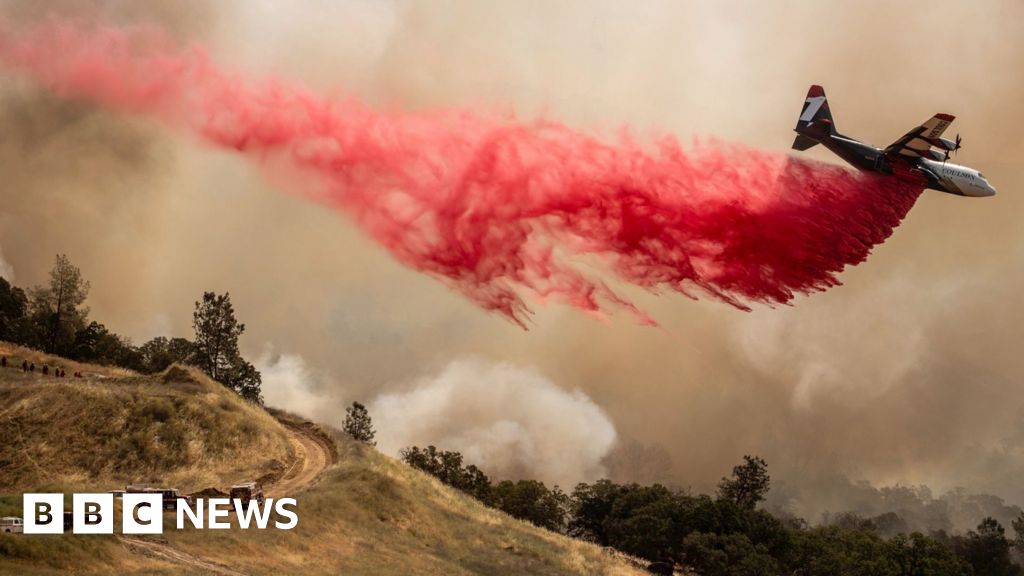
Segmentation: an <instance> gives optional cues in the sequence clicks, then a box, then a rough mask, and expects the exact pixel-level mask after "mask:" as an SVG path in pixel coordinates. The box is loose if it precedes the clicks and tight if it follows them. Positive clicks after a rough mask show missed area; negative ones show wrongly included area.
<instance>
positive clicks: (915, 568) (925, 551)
mask: <svg viewBox="0 0 1024 576" xmlns="http://www.w3.org/2000/svg"><path fill="white" fill-rule="evenodd" d="M887 544H888V547H889V553H888V556H889V557H890V558H892V560H893V562H895V563H896V566H897V570H898V572H897V574H898V575H899V576H968V575H970V574H971V573H972V571H971V567H970V565H968V564H967V563H966V562H964V561H963V560H962V559H961V558H959V557H958V556H957V555H956V554H955V553H954V552H953V551H952V550H950V549H949V548H947V547H946V546H944V545H942V543H940V542H938V541H936V540H935V539H933V538H929V537H928V536H925V535H924V534H921V533H920V532H914V533H912V534H910V535H909V536H908V535H906V534H899V535H896V536H894V537H893V538H891V539H890V540H889V541H888V543H887Z"/></svg>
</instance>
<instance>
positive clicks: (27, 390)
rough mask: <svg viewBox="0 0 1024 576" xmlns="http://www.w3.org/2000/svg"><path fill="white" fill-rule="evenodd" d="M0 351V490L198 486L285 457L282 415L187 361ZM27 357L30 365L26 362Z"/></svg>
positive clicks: (274, 467)
mask: <svg viewBox="0 0 1024 576" xmlns="http://www.w3.org/2000/svg"><path fill="white" fill-rule="evenodd" d="M0 356H5V357H6V358H7V362H8V367H7V369H5V370H0V438H4V439H5V441H4V442H2V443H0V471H2V473H0V491H3V492H15V491H29V490H35V489H41V488H47V489H50V488H56V489H62V488H72V487H73V488H75V489H77V490H79V491H82V490H85V489H97V490H103V491H106V490H111V489H115V488H124V485H125V484H128V483H153V484H161V485H165V486H175V487H178V488H180V489H182V490H185V491H196V490H200V489H203V488H206V487H214V486H223V485H228V484H231V483H233V482H237V481H239V480H244V479H246V478H254V477H260V476H263V475H265V474H268V473H271V472H273V471H280V470H282V469H283V468H284V466H285V464H286V462H288V461H289V459H290V458H291V450H292V448H291V445H290V443H289V440H288V436H287V431H286V430H285V428H284V427H283V426H281V424H280V423H278V422H277V421H276V420H275V419H274V418H273V417H271V416H270V415H268V414H267V413H266V412H265V411H263V410H260V409H258V408H256V407H254V406H252V405H250V404H249V403H247V402H245V401H243V400H241V399H240V398H238V397H237V396H236V395H235V394H232V393H230V392H228V391H227V390H225V389H224V387H223V386H221V385H220V384H217V383H216V382H213V381H211V380H210V379H209V378H207V377H206V376H205V375H203V374H202V373H200V372H198V371H197V370H194V369H192V368H183V367H177V366H175V367H171V368H170V369H168V370H167V371H166V372H164V373H163V374H157V375H152V376H142V375H138V374H134V373H131V372H129V371H126V370H122V369H111V368H106V367H101V366H89V365H82V364H78V363H75V362H70V361H67V360H64V359H61V358H56V357H51V356H46V355H43V354H40V353H38V352H34V351H30V350H27V349H24V348H18V347H15V346H12V345H10V344H6V343H0ZM23 360H26V361H28V362H30V363H33V364H35V365H36V371H35V372H23V371H22V370H21V363H22V361H23ZM43 366H46V367H47V368H48V371H49V372H50V374H48V375H45V376H44V375H43V374H42V368H43ZM55 367H57V368H63V370H64V372H65V374H66V375H65V377H63V378H57V377H55V376H53V374H52V373H53V371H54V368H55ZM76 372H78V373H81V375H82V377H81V378H76V377H74V374H75V373H76Z"/></svg>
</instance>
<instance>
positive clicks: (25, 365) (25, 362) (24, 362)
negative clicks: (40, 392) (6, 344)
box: [21, 360, 28, 372]
mask: <svg viewBox="0 0 1024 576" xmlns="http://www.w3.org/2000/svg"><path fill="white" fill-rule="evenodd" d="M21 371H22V372H28V360H22V361H21Z"/></svg>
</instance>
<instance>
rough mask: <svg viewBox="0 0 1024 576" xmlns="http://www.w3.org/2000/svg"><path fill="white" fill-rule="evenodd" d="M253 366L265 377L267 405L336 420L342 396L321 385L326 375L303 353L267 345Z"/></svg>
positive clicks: (332, 421) (308, 415)
mask: <svg viewBox="0 0 1024 576" xmlns="http://www.w3.org/2000/svg"><path fill="white" fill-rule="evenodd" d="M253 365H254V366H255V367H256V369H257V370H259V371H260V374H261V375H262V377H263V385H262V389H263V400H264V402H265V403H266V405H267V406H271V407H273V408H280V409H282V410H287V411H289V412H293V413H295V414H299V415H302V416H305V417H307V418H310V419H312V420H315V421H319V422H329V423H335V421H336V420H337V413H338V411H339V409H338V406H339V405H340V404H341V399H340V398H339V397H336V396H335V395H334V394H333V393H332V389H331V387H327V386H323V385H322V384H321V382H320V381H321V379H322V377H321V376H320V375H318V374H316V373H315V372H313V371H312V370H310V368H309V367H308V366H307V365H306V361H305V360H303V358H302V357H301V356H299V355H298V354H279V353H275V352H274V349H273V347H272V346H270V345H267V346H266V347H265V348H264V350H263V353H262V354H261V355H260V356H259V358H257V359H256V361H255V362H253ZM338 424H340V421H338Z"/></svg>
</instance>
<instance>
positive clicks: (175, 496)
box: [124, 484, 194, 510]
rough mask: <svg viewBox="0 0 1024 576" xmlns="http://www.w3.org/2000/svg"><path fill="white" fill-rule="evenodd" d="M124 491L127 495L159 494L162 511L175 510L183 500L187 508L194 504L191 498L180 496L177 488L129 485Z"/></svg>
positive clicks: (184, 495)
mask: <svg viewBox="0 0 1024 576" xmlns="http://www.w3.org/2000/svg"><path fill="white" fill-rule="evenodd" d="M124 491H125V492H126V493H129V494H160V495H161V497H162V502H163V504H162V508H163V509H164V510H177V509H178V500H184V501H185V503H186V504H188V505H189V506H191V505H192V504H193V503H194V501H193V499H192V497H191V496H188V495H186V494H182V493H181V491H179V490H178V489H177V488H153V487H150V486H137V485H131V484H129V485H128V486H125V487H124Z"/></svg>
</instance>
